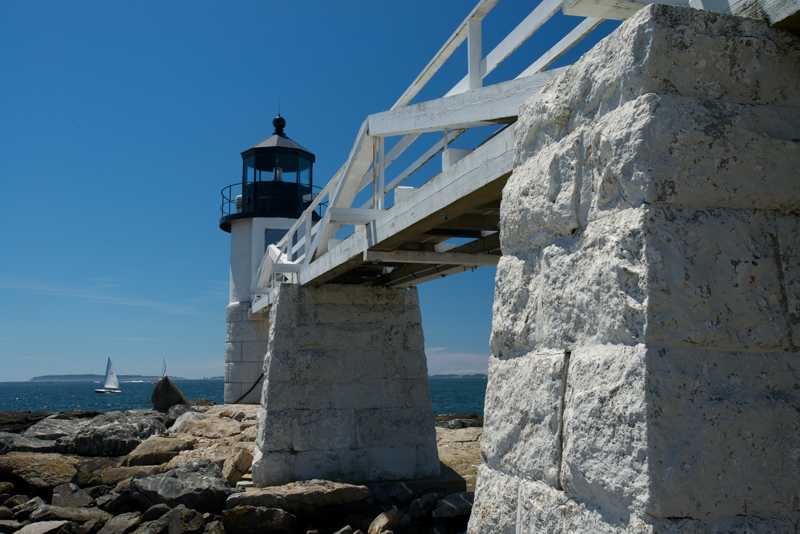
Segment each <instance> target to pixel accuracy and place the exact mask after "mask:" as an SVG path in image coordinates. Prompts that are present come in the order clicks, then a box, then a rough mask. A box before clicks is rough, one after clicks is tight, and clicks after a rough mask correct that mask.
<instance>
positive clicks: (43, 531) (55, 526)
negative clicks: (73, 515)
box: [17, 521, 69, 534]
mask: <svg viewBox="0 0 800 534" xmlns="http://www.w3.org/2000/svg"><path fill="white" fill-rule="evenodd" d="M67 525H69V521H41V522H39V523H32V524H30V525H25V526H24V527H22V528H21V529H19V530H18V531H17V532H21V533H22V534H55V533H57V532H61V531H63V530H64V528H65V527H67Z"/></svg>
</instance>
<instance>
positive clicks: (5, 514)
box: [0, 506, 14, 519]
mask: <svg viewBox="0 0 800 534" xmlns="http://www.w3.org/2000/svg"><path fill="white" fill-rule="evenodd" d="M12 517H14V512H12V511H11V508H8V507H6V506H0V519H11V518H12Z"/></svg>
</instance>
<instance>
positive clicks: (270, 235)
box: [264, 228, 286, 250]
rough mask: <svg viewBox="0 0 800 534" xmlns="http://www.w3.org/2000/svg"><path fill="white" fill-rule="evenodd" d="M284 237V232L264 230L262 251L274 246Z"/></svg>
mask: <svg viewBox="0 0 800 534" xmlns="http://www.w3.org/2000/svg"><path fill="white" fill-rule="evenodd" d="M285 235H286V230H271V229H269V228H267V229H266V230H264V250H266V249H267V247H268V246H269V245H276V244H277V243H278V241H280V240H281V239H283V236H285Z"/></svg>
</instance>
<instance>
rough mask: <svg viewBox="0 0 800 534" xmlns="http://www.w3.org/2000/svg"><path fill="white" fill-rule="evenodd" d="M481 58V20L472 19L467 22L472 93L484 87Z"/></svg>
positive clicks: (468, 76) (468, 68)
mask: <svg viewBox="0 0 800 534" xmlns="http://www.w3.org/2000/svg"><path fill="white" fill-rule="evenodd" d="M481 58H483V45H482V44H481V21H480V20H479V19H470V20H468V21H467V72H468V74H467V78H468V79H469V90H470V91H472V90H473V89H478V88H480V87H481V86H483V76H482V75H481Z"/></svg>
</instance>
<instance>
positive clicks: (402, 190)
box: [394, 185, 414, 204]
mask: <svg viewBox="0 0 800 534" xmlns="http://www.w3.org/2000/svg"><path fill="white" fill-rule="evenodd" d="M413 192H414V188H413V187H409V186H405V185H399V186H397V187H395V188H394V203H395V204H397V203H398V202H400V201H401V200H403V199H404V198H407V197H408V195H410V194H411V193H413Z"/></svg>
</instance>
